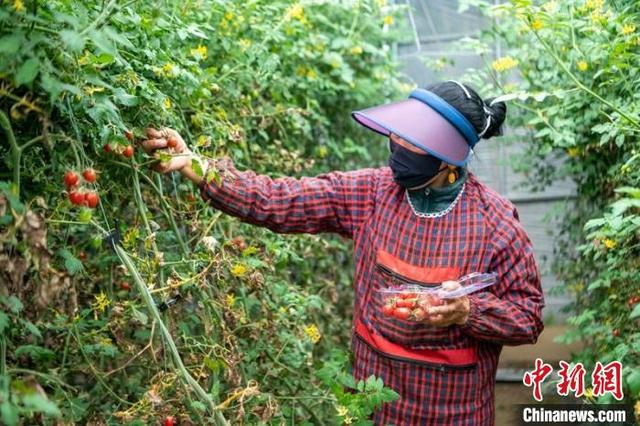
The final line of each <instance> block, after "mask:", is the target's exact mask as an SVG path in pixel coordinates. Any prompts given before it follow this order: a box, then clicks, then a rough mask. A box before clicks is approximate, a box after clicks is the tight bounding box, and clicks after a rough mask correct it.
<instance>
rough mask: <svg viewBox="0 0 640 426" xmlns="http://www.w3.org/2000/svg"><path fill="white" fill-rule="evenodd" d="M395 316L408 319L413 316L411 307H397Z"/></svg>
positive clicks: (394, 312)
mask: <svg viewBox="0 0 640 426" xmlns="http://www.w3.org/2000/svg"><path fill="white" fill-rule="evenodd" d="M393 316H394V317H396V318H398V319H401V320H407V319H409V317H410V316H411V309H409V308H396V309H395V310H394V311H393Z"/></svg>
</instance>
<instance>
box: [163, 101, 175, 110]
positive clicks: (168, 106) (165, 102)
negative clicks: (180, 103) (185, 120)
mask: <svg viewBox="0 0 640 426" xmlns="http://www.w3.org/2000/svg"><path fill="white" fill-rule="evenodd" d="M162 104H163V105H164V107H165V108H166V109H170V108H171V107H172V106H173V103H172V102H171V99H169V98H164V102H163V103H162Z"/></svg>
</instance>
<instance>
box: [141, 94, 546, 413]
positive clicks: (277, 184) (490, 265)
mask: <svg viewBox="0 0 640 426" xmlns="http://www.w3.org/2000/svg"><path fill="white" fill-rule="evenodd" d="M505 115H506V106H505V104H504V103H502V102H495V101H494V102H488V103H485V102H484V101H483V100H482V99H481V98H480V96H479V95H478V94H477V93H476V92H475V91H474V90H473V89H471V88H470V87H468V86H466V85H462V84H460V83H458V82H455V81H447V82H444V83H440V84H436V85H433V86H431V87H428V88H427V89H416V90H415V91H414V92H413V93H412V94H411V96H410V98H409V99H408V100H404V101H400V102H395V103H391V104H387V105H381V106H377V107H373V108H369V109H366V110H363V111H357V112H354V113H353V117H354V119H356V121H358V122H359V123H360V124H362V125H364V126H366V127H367V128H369V129H371V130H374V131H376V132H378V133H380V134H382V135H385V136H388V137H389V139H390V140H389V146H390V151H391V153H390V157H389V167H382V168H378V169H363V170H356V171H352V172H331V173H327V174H323V175H319V176H316V177H303V178H300V179H294V178H291V177H285V178H279V179H271V178H269V177H267V176H262V175H256V174H255V173H253V172H251V171H245V172H239V171H237V170H236V169H235V168H234V167H233V164H232V163H231V162H230V161H229V160H218V161H215V162H209V164H210V166H212V167H216V168H217V169H218V172H219V173H220V175H221V176H223V179H222V182H220V183H215V182H214V181H211V182H207V181H206V180H204V179H201V178H200V177H198V176H197V175H196V174H195V173H194V172H193V170H192V169H191V164H192V163H191V161H192V159H196V160H197V161H201V162H202V160H201V159H199V158H198V157H197V156H196V155H195V154H193V153H192V152H191V151H190V150H189V149H188V147H187V145H186V144H185V142H184V141H183V140H182V138H180V136H179V135H178V134H177V133H176V132H175V131H172V130H170V129H164V130H163V131H157V130H155V129H148V131H147V132H148V137H149V140H147V141H145V142H143V146H144V148H145V150H146V151H147V152H149V153H152V152H154V151H155V150H158V149H165V148H166V146H167V140H168V139H171V138H173V139H175V140H176V141H177V146H176V147H175V148H174V149H173V151H172V152H174V153H175V152H177V153H180V155H174V156H173V157H172V159H171V160H170V161H169V162H168V163H166V164H163V165H162V166H161V167H160V169H159V170H160V171H162V172H169V171H173V170H179V171H180V172H181V173H182V174H183V175H184V176H186V177H187V178H189V179H191V180H192V181H193V182H195V183H196V184H198V185H199V188H200V191H201V195H202V197H203V198H204V199H205V200H206V201H208V202H209V203H210V204H211V205H212V206H214V207H215V208H217V209H220V210H222V211H224V212H226V213H228V214H230V215H233V216H236V217H239V218H240V219H241V220H243V221H245V222H250V223H253V224H256V225H260V226H264V227H267V228H269V229H271V230H273V231H275V232H281V233H294V232H295V233H301V232H308V233H318V232H336V233H339V234H342V235H344V236H347V237H349V238H352V239H353V240H354V257H355V263H356V268H355V277H354V279H355V286H354V288H355V304H354V307H355V312H354V324H353V339H352V345H353V351H354V355H355V358H354V365H353V374H354V376H355V377H356V378H357V379H364V378H367V377H368V376H370V375H375V376H377V377H381V378H382V380H383V381H384V383H385V385H386V386H389V387H391V388H393V389H394V390H395V391H396V392H398V393H399V394H400V398H399V399H398V400H397V401H395V402H392V403H389V404H385V405H384V406H382V407H381V408H380V409H378V410H377V411H376V412H375V415H374V421H375V423H376V424H380V425H389V424H392V425H417V424H420V425H427V424H428V425H488V424H493V422H494V381H495V374H496V367H497V363H498V357H499V355H500V351H501V349H502V346H503V345H518V344H524V343H534V342H535V341H536V339H537V337H538V335H539V334H540V332H541V331H542V328H543V325H542V321H541V310H542V308H543V306H544V300H543V294H542V290H541V287H540V277H539V273H538V269H537V266H536V262H535V260H534V257H533V251H532V247H531V243H530V241H529V238H528V237H527V234H526V232H525V231H524V229H523V228H522V226H521V224H520V223H519V221H518V214H517V212H516V209H515V207H514V206H513V204H511V203H510V202H509V201H507V200H505V199H503V198H502V197H500V196H499V195H498V194H497V193H496V192H494V191H493V190H491V189H489V188H487V187H486V186H484V185H483V184H482V183H480V182H479V181H478V180H477V179H476V178H475V176H474V175H473V174H472V173H470V172H468V171H467V169H466V165H467V162H468V160H469V157H470V155H471V153H472V148H473V147H474V146H475V144H476V143H477V142H478V140H479V139H481V138H484V139H488V138H490V137H492V136H495V135H499V134H501V125H502V123H503V121H504V119H505ZM171 144H172V145H174V141H172V143H171ZM203 164H204V163H203ZM476 271H477V272H495V273H497V274H498V283H497V284H496V285H494V286H493V287H490V288H489V289H486V290H485V291H481V292H477V293H474V294H471V295H469V296H465V297H459V298H457V299H451V300H448V301H446V303H443V304H442V305H440V306H431V307H426V308H427V309H428V316H427V317H426V318H425V319H424V320H423V321H419V322H417V321H413V322H409V321H405V320H402V319H396V318H393V317H388V316H384V315H382V314H381V313H380V312H381V303H382V302H381V301H380V300H379V298H377V297H376V290H377V289H382V288H386V287H388V286H390V285H393V284H395V283H397V282H404V281H412V282H415V281H417V282H420V283H424V284H426V285H429V284H431V285H433V284H439V283H441V282H447V283H446V285H447V286H448V287H449V288H455V287H456V286H458V285H459V284H458V283H457V282H456V279H457V278H459V277H461V276H463V275H465V274H467V273H470V272H476Z"/></svg>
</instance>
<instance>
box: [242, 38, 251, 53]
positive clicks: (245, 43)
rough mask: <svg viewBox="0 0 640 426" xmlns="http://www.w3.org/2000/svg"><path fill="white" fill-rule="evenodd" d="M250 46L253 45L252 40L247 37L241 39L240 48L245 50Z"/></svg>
mask: <svg viewBox="0 0 640 426" xmlns="http://www.w3.org/2000/svg"><path fill="white" fill-rule="evenodd" d="M249 47H251V40H248V39H246V38H243V39H240V50H241V51H243V52H245V51H246V50H247V49H248V48H249Z"/></svg>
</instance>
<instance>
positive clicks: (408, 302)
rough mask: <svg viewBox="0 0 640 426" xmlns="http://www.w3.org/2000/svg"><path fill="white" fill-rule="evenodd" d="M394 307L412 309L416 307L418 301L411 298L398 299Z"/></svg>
mask: <svg viewBox="0 0 640 426" xmlns="http://www.w3.org/2000/svg"><path fill="white" fill-rule="evenodd" d="M396 306H397V307H399V308H410V309H413V308H415V307H416V306H418V299H417V298H415V297H414V298H412V299H399V300H398V301H397V302H396Z"/></svg>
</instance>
